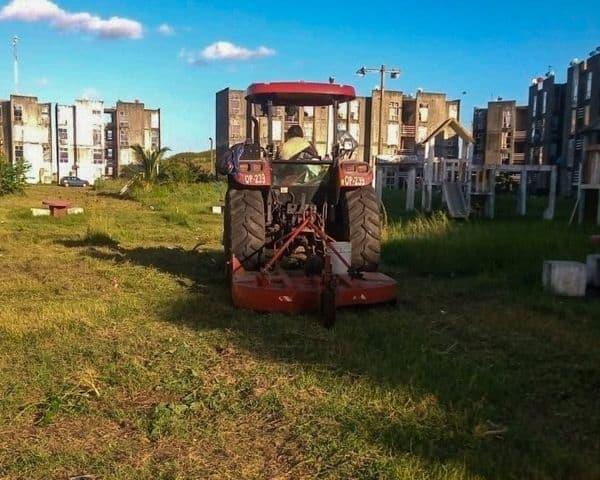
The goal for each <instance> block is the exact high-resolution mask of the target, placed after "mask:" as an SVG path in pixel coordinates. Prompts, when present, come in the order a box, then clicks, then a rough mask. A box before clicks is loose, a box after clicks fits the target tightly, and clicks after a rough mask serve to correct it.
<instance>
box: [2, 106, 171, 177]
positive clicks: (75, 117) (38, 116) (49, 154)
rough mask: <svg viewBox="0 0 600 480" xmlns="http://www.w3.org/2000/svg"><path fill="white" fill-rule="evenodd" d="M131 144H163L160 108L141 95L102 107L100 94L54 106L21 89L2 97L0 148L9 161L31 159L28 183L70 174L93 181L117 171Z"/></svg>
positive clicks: (130, 160) (131, 159)
mask: <svg viewBox="0 0 600 480" xmlns="http://www.w3.org/2000/svg"><path fill="white" fill-rule="evenodd" d="M135 144H140V145H142V146H143V147H144V148H145V149H158V148H161V120H160V109H157V110H152V109H147V108H145V106H144V104H143V103H141V102H139V101H135V102H121V101H119V102H117V104H116V106H115V107H113V108H105V107H104V103H103V102H102V101H101V100H89V99H81V100H77V101H75V103H74V104H73V105H58V104H57V105H55V106H54V108H53V107H52V104H51V103H41V102H39V101H38V99H37V97H31V96H23V95H11V97H10V100H6V101H0V152H1V153H2V154H3V156H4V157H5V158H6V159H7V160H8V161H9V162H11V163H14V162H16V161H19V160H24V161H26V162H27V163H28V164H30V169H29V172H28V175H27V181H28V182H30V183H40V182H41V183H51V182H53V181H57V180H59V179H60V178H62V177H64V176H69V175H77V176H79V177H80V178H82V179H84V180H87V181H89V182H90V183H93V182H95V181H96V180H97V179H98V178H102V177H105V176H109V177H110V176H116V175H118V173H119V171H120V170H119V168H120V167H122V166H125V165H129V164H131V163H133V162H134V161H135V159H134V157H133V155H132V153H133V152H132V151H131V149H130V147H131V146H132V145H135Z"/></svg>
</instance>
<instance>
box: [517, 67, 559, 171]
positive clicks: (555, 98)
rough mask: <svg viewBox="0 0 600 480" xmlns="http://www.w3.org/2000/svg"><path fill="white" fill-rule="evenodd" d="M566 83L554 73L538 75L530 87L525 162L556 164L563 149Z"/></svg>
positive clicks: (531, 163)
mask: <svg viewBox="0 0 600 480" xmlns="http://www.w3.org/2000/svg"><path fill="white" fill-rule="evenodd" d="M565 99H566V84H564V83H562V84H561V83H556V80H555V77H554V74H550V73H549V74H548V75H546V76H545V77H538V78H536V79H534V80H533V81H532V84H531V86H530V87H529V103H528V113H527V147H526V154H525V158H526V163H528V164H530V165H534V164H537V165H555V164H557V163H560V159H561V155H562V152H563V148H562V143H563V121H564V109H565Z"/></svg>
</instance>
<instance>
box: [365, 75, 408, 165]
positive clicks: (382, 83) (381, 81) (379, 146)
mask: <svg viewBox="0 0 600 480" xmlns="http://www.w3.org/2000/svg"><path fill="white" fill-rule="evenodd" d="M372 72H378V73H379V135H378V138H377V155H381V152H382V151H383V110H384V101H383V97H384V96H385V74H386V73H389V74H390V78H392V79H396V78H398V77H399V76H400V69H398V68H387V67H386V66H385V65H381V67H379V68H367V67H361V68H359V69H358V70H357V72H356V74H357V75H360V76H361V77H364V76H365V75H366V74H367V73H372Z"/></svg>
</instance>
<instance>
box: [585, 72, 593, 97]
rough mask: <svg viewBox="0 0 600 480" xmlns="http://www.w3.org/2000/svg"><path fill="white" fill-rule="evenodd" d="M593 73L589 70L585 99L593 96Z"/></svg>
mask: <svg viewBox="0 0 600 480" xmlns="http://www.w3.org/2000/svg"><path fill="white" fill-rule="evenodd" d="M592 73H593V72H588V74H587V81H586V84H585V99H586V100H589V99H590V98H592Z"/></svg>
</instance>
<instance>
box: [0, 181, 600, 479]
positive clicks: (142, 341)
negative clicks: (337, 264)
mask: <svg viewBox="0 0 600 480" xmlns="http://www.w3.org/2000/svg"><path fill="white" fill-rule="evenodd" d="M119 188H120V185H118V184H112V183H111V184H105V185H103V186H102V188H101V189H97V190H94V191H83V190H75V189H58V188H56V187H34V188H29V189H28V190H27V191H26V194H25V195H24V196H10V197H3V198H0V305H1V306H2V308H1V309H0V478H3V479H4V478H6V479H17V478H18V479H21V478H67V477H68V476H73V475H81V474H91V475H96V476H97V477H98V478H102V479H136V480H137V479H157V478H158V479H190V478H219V479H221V478H236V479H237V478H256V479H260V478H293V479H299V478H340V479H347V478H353V479H354V478H356V479H375V478H378V479H379V478H382V479H386V478H389V479H392V478H406V479H415V478H416V479H474V478H480V479H506V478H514V479H523V478H532V479H554V478H556V479H565V478H573V479H588V478H589V479H595V478H599V477H600V461H599V460H598V459H599V458H600V445H599V442H600V418H599V417H600V413H599V409H598V405H597V403H598V396H599V393H600V390H599V389H600V351H599V349H598V345H599V340H600V328H599V324H600V301H599V300H598V298H595V299H586V300H578V299H562V298H555V297H551V296H549V295H547V294H545V293H544V292H543V291H542V289H541V286H540V274H541V261H542V260H543V259H545V258H557V259H558V258H565V259H566V258H568V259H574V260H581V259H583V256H584V255H585V254H586V253H588V252H589V251H590V249H591V247H590V246H589V244H588V234H589V233H592V232H593V229H589V228H588V229H579V228H569V227H567V226H566V222H565V221H564V218H562V217H561V219H559V220H557V221H556V222H551V223H549V222H544V221H542V220H538V219H537V218H534V217H533V216H532V217H530V218H526V219H517V218H514V217H512V218H510V211H511V210H512V207H511V202H512V201H511V200H510V199H509V200H507V201H506V204H507V205H508V207H507V208H506V209H505V211H506V214H502V215H500V218H499V219H498V220H496V221H493V222H490V221H483V220H472V221H469V222H454V221H450V220H448V219H447V218H446V217H445V216H443V215H442V214H436V215H433V216H431V217H420V216H403V215H402V214H401V210H402V209H401V208H400V200H401V199H400V198H399V197H398V196H397V195H389V196H388V197H387V199H386V200H387V206H388V212H389V216H390V222H389V228H388V231H387V238H386V243H385V246H384V265H383V270H384V271H386V272H388V273H389V274H390V275H393V276H394V277H395V278H396V279H397V280H398V283H399V304H398V305H397V306H396V307H382V308H375V309H369V310H346V311H342V312H340V314H339V315H338V324H337V326H336V327H335V329H333V330H331V331H326V330H323V329H322V328H321V327H319V326H318V324H317V323H316V321H315V318H314V317H312V316H309V315H301V316H296V317H288V316H281V315H259V314H253V313H249V312H244V311H237V310H235V309H233V308H232V307H231V304H230V300H229V297H228V292H227V288H226V284H225V280H224V275H223V266H222V264H223V257H222V253H221V249H220V237H221V222H222V218H221V217H219V216H215V215H212V214H210V206H211V205H216V204H220V203H221V202H222V198H223V194H224V185H223V184H219V183H215V184H203V185H190V186H181V187H177V188H170V187H169V186H161V187H156V188H154V189H153V190H152V191H140V190H137V191H134V192H133V193H132V194H131V196H130V198H128V199H122V198H119V197H118V196H117V195H116V192H118V190H119ZM48 197H50V198H61V197H62V198H67V199H70V200H71V201H72V202H73V203H74V205H76V206H81V207H84V208H85V210H86V213H85V214H84V215H78V216H70V217H68V218H65V219H62V220H56V219H52V218H48V217H39V218H33V217H30V214H29V208H30V207H36V206H38V205H40V202H41V200H42V199H44V198H48ZM499 210H500V211H502V208H500V209H499ZM568 210H569V206H568V204H567V205H562V206H561V212H562V211H567V212H568ZM198 244H200V247H199V248H198V249H196V250H193V247H194V246H196V245H198Z"/></svg>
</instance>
